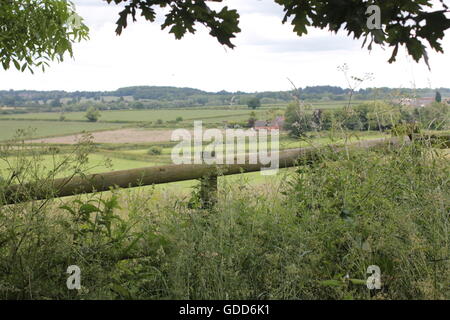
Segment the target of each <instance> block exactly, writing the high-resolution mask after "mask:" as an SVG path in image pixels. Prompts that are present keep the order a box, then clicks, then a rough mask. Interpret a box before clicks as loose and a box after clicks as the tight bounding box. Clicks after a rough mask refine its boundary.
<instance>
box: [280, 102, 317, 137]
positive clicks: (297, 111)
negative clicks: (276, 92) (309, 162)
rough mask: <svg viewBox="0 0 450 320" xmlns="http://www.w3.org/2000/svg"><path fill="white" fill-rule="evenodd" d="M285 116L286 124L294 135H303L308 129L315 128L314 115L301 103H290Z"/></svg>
mask: <svg viewBox="0 0 450 320" xmlns="http://www.w3.org/2000/svg"><path fill="white" fill-rule="evenodd" d="M284 117H285V125H284V126H285V128H286V129H287V130H288V131H289V134H290V135H291V136H292V137H301V136H304V135H305V134H306V133H307V132H308V131H311V130H313V123H314V120H313V116H312V115H311V114H308V113H307V112H306V110H305V108H304V107H303V106H302V105H301V104H299V103H296V102H292V103H290V104H289V105H288V107H287V108H286V112H285V114H284Z"/></svg>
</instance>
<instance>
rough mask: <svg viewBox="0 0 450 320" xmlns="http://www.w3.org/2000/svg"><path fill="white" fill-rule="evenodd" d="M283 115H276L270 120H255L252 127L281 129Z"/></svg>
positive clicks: (257, 128)
mask: <svg viewBox="0 0 450 320" xmlns="http://www.w3.org/2000/svg"><path fill="white" fill-rule="evenodd" d="M284 120H285V119H284V117H276V118H275V119H274V120H272V121H267V120H256V121H255V124H254V128H255V130H261V129H265V130H271V129H272V130H275V129H277V130H281V129H283V126H284Z"/></svg>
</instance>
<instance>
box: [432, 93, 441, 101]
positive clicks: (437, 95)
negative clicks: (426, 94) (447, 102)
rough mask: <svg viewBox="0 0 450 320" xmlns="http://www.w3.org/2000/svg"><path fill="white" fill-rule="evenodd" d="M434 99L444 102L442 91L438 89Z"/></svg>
mask: <svg viewBox="0 0 450 320" xmlns="http://www.w3.org/2000/svg"><path fill="white" fill-rule="evenodd" d="M434 101H436V102H442V96H441V93H440V92H439V91H436V95H435V97H434Z"/></svg>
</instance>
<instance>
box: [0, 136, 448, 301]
mask: <svg viewBox="0 0 450 320" xmlns="http://www.w3.org/2000/svg"><path fill="white" fill-rule="evenodd" d="M80 159H83V157H81V158H80ZM448 161H449V160H448V159H446V158H445V157H444V156H443V155H442V154H441V153H439V152H437V151H436V150H434V149H433V148H431V147H430V146H428V145H425V144H423V143H421V142H416V143H414V144H411V145H406V144H405V145H404V146H402V147H401V148H399V149H392V148H390V147H386V148H378V149H376V150H370V151H367V150H366V151H357V150H351V151H349V152H342V153H331V152H327V151H324V152H323V153H322V154H321V155H320V157H318V159H317V161H314V162H313V163H311V162H307V163H299V166H298V167H297V170H296V171H295V173H291V174H290V175H289V176H286V177H285V178H284V179H283V183H281V184H276V185H275V184H274V185H272V186H266V188H263V187H262V186H251V185H249V184H248V183H246V182H245V181H241V182H236V181H235V180H234V181H233V183H232V184H227V183H226V180H225V181H224V182H223V183H222V184H221V185H220V186H219V192H220V193H219V194H220V197H219V201H218V204H217V205H216V206H215V207H214V208H212V209H210V210H201V209H195V208H192V206H190V205H189V204H190V203H191V202H192V201H191V200H192V199H189V198H183V197H181V196H180V195H176V194H170V193H164V194H158V193H156V192H152V191H148V188H146V189H145V190H147V191H146V192H145V193H144V192H143V190H144V189H136V190H129V191H127V192H123V191H114V192H113V193H112V194H111V193H104V194H99V195H95V194H94V195H91V196H86V195H82V196H78V197H75V198H73V197H72V198H65V199H57V200H56V199H52V198H51V193H49V200H46V201H33V200H32V197H31V195H32V193H31V192H30V199H29V200H31V201H29V202H26V203H23V204H18V205H9V206H2V207H1V209H0V297H1V298H3V299H48V298H51V299H99V298H102V299H449V298H450V283H449V278H448V274H449V271H450V215H449V213H450V194H449V190H450V188H449V180H448V177H449V176H450V174H449V173H450V166H449V162H448ZM80 174H81V173H80ZM7 185H8V181H3V188H2V189H1V190H5V188H6V186H7ZM72 264H75V265H78V266H79V267H80V268H81V272H82V273H81V282H82V289H81V290H79V291H76V290H75V291H69V290H68V289H67V287H66V279H67V277H68V275H67V274H66V273H65V272H66V269H67V267H68V266H69V265H72ZM370 265H377V266H379V267H380V269H381V277H382V278H381V281H382V288H381V289H380V290H376V291H370V290H368V289H367V287H366V286H365V285H364V282H365V279H366V278H367V277H368V276H369V275H368V274H366V271H367V267H368V266H370ZM357 280H359V281H357ZM361 283H362V284H361Z"/></svg>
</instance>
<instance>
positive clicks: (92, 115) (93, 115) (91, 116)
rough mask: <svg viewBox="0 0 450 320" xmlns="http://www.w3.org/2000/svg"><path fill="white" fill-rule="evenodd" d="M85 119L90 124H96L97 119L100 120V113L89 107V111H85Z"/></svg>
mask: <svg viewBox="0 0 450 320" xmlns="http://www.w3.org/2000/svg"><path fill="white" fill-rule="evenodd" d="M85 117H86V118H87V119H88V121H90V122H97V121H98V119H99V118H100V111H98V110H97V109H96V108H94V107H89V109H88V110H87V111H86V115H85Z"/></svg>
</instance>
